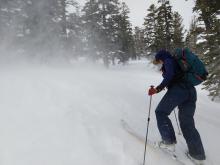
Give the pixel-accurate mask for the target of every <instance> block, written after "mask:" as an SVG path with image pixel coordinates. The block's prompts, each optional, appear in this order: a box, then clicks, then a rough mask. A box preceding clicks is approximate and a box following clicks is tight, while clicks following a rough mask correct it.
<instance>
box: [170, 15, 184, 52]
mask: <svg viewBox="0 0 220 165" xmlns="http://www.w3.org/2000/svg"><path fill="white" fill-rule="evenodd" d="M182 22H183V19H182V17H181V16H180V14H179V13H178V12H174V14H173V37H172V45H173V46H172V47H174V48H182V47H183V46H184V42H183V37H184V36H183V35H184V32H183V29H184V27H183V25H182Z"/></svg>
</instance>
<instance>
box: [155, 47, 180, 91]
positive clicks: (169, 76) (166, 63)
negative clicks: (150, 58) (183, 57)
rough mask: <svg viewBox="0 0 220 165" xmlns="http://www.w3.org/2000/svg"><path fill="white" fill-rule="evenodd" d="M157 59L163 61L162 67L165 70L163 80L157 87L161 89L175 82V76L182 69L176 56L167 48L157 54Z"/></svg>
mask: <svg viewBox="0 0 220 165" xmlns="http://www.w3.org/2000/svg"><path fill="white" fill-rule="evenodd" d="M155 60H156V61H158V60H161V61H163V66H162V68H161V69H162V71H163V81H162V82H161V83H160V85H159V86H158V87H157V89H158V90H159V91H160V90H162V89H164V88H165V87H169V86H170V85H171V84H172V83H173V82H174V79H175V76H176V75H177V74H178V73H179V72H181V69H180V67H179V65H178V63H177V62H176V60H175V59H174V57H173V56H172V55H171V54H170V53H169V52H168V51H166V50H160V51H159V52H158V53H157V54H156V55H155Z"/></svg>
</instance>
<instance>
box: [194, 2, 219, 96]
mask: <svg viewBox="0 0 220 165" xmlns="http://www.w3.org/2000/svg"><path fill="white" fill-rule="evenodd" d="M195 10H196V11H197V12H198V13H199V20H200V21H203V22H204V24H205V28H204V30H203V34H202V37H203V40H204V41H203V45H204V46H203V47H204V49H205V51H204V60H205V62H206V64H207V66H208V69H209V75H210V76H209V79H208V80H207V81H206V82H205V86H206V87H205V88H206V89H208V90H209V91H210V96H212V97H213V99H214V98H216V97H220V68H219V66H220V54H219V52H220V47H219V45H220V19H219V16H220V3H219V1H216V0H214V1H211V2H210V1H208V0H197V1H196V6H195Z"/></svg>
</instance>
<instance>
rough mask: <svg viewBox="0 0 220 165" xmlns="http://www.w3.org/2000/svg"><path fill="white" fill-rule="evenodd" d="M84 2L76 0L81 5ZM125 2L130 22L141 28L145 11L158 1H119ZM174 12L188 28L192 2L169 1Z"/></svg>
mask: <svg viewBox="0 0 220 165" xmlns="http://www.w3.org/2000/svg"><path fill="white" fill-rule="evenodd" d="M85 1H86V0H78V2H79V3H80V4H81V5H83V4H84V3H85ZM120 1H123V2H125V3H126V4H127V5H128V7H129V8H130V11H131V13H130V20H131V22H132V24H133V26H142V24H143V22H144V17H145V16H146V15H147V9H148V8H149V6H150V5H151V4H152V3H155V4H156V3H157V1H158V0H120ZM170 3H171V5H172V6H173V10H174V11H178V12H179V13H180V15H181V16H182V17H183V24H184V26H185V28H187V29H188V28H189V25H190V22H191V20H192V17H193V13H192V8H193V6H194V1H193V0H188V1H185V0H170Z"/></svg>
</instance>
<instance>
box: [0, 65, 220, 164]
mask: <svg viewBox="0 0 220 165" xmlns="http://www.w3.org/2000/svg"><path fill="white" fill-rule="evenodd" d="M82 65H83V64H80V65H77V64H73V65H66V66H42V65H41V66H36V65H34V66H29V65H23V66H17V67H15V66H13V67H12V66H1V69H0V75H1V76H0V164H1V165H138V164H141V163H142V161H143V152H144V145H143V143H140V141H138V140H137V139H135V138H133V137H132V136H130V135H129V134H128V133H127V132H126V131H125V130H124V129H123V128H122V126H121V120H122V119H123V120H126V121H128V122H129V124H130V125H131V126H132V127H133V128H135V129H137V130H139V131H140V132H142V134H143V135H145V132H146V121H147V113H148V106H149V97H148V96H147V94H146V89H148V88H149V86H150V85H151V84H154V85H158V84H159V82H160V81H161V75H160V73H159V72H158V71H157V69H156V68H154V66H152V65H151V64H149V62H148V61H139V62H130V63H129V65H127V66H116V67H111V68H110V69H109V70H106V69H104V68H102V66H96V67H92V66H86V67H83V66H82ZM200 88H201V86H199V87H198V103H197V112H196V115H195V120H196V125H197V128H198V130H199V131H200V134H201V137H202V139H203V142H204V146H205V149H206V153H207V156H208V157H209V158H210V159H211V160H212V164H214V165H219V164H220V157H219V154H218V151H219V148H220V143H219V134H220V121H219V119H220V113H219V103H214V102H211V101H210V100H209V98H208V97H207V92H206V91H201V90H200ZM164 92H165V91H163V92H161V93H160V94H158V95H156V96H154V97H153V104H152V114H151V122H150V128H149V138H150V139H153V140H159V139H160V136H159V133H158V130H157V126H156V122H155V115H154V109H155V107H156V105H157V104H158V102H159V100H160V99H161V97H162V96H163V95H164ZM171 117H172V118H173V114H172V115H171ZM172 121H173V124H174V125H175V126H176V124H175V120H174V119H172ZM175 128H176V127H175ZM176 131H177V129H176ZM177 136H178V135H177ZM181 138H182V137H180V136H178V139H181ZM178 145H180V147H181V148H182V149H186V145H185V143H184V141H183V140H182V143H178ZM146 159H147V160H146V161H147V162H146V164H149V165H162V164H163V165H175V164H177V162H176V161H174V160H172V159H171V158H169V157H166V156H165V155H163V154H160V153H158V152H155V151H154V150H152V149H150V148H148V150H147V158H146Z"/></svg>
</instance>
